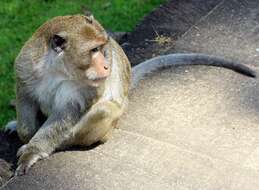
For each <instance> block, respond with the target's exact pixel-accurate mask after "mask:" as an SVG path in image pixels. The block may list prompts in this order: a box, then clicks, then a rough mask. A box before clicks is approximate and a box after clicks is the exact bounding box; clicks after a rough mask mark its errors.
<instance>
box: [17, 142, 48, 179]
mask: <svg viewBox="0 0 259 190" xmlns="http://www.w3.org/2000/svg"><path fill="white" fill-rule="evenodd" d="M17 156H20V158H19V161H18V167H17V169H16V171H15V175H16V176H19V175H24V174H26V173H27V172H28V170H29V169H30V167H31V166H32V165H33V164H35V163H36V162H37V161H38V160H41V159H43V158H46V157H48V154H47V153H45V152H40V151H39V150H38V149H37V148H36V147H34V146H30V145H29V144H27V145H23V146H22V147H21V148H20V149H19V151H18V153H17Z"/></svg>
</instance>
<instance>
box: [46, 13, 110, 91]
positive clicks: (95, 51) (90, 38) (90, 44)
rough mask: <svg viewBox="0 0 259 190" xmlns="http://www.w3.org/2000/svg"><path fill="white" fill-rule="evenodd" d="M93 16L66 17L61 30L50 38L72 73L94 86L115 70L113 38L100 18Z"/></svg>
mask: <svg viewBox="0 0 259 190" xmlns="http://www.w3.org/2000/svg"><path fill="white" fill-rule="evenodd" d="M89 19H90V18H89V17H85V16H71V17H65V18H64V17H63V19H62V22H61V26H60V29H61V30H57V32H54V33H53V34H52V35H51V37H50V38H51V39H50V48H51V49H52V51H54V54H55V56H57V57H59V60H60V59H61V62H62V63H63V64H64V65H65V67H66V69H67V70H68V73H70V74H72V75H73V76H74V77H76V78H77V79H78V80H86V81H88V83H89V84H90V85H92V86H99V85H100V84H101V83H102V82H104V81H105V79H106V78H107V77H108V76H109V75H110V72H111V69H110V66H111V65H110V62H111V56H109V54H110V53H109V52H110V51H109V49H110V48H109V47H108V46H109V38H108V35H107V34H106V32H105V30H104V29H103V28H102V26H101V25H100V24H99V23H98V22H97V21H95V20H93V19H92V20H89ZM56 28H58V27H57V26H56ZM59 62H60V61H59Z"/></svg>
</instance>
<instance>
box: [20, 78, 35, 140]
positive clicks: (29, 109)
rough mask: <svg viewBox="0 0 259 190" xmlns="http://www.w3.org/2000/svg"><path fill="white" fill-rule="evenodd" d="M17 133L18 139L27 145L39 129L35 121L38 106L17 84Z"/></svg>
mask: <svg viewBox="0 0 259 190" xmlns="http://www.w3.org/2000/svg"><path fill="white" fill-rule="evenodd" d="M16 91H17V101H16V102H17V103H16V112H17V128H16V129H17V132H18V135H19V137H20V139H21V140H22V141H23V142H24V143H27V142H28V141H29V140H30V139H31V138H32V137H33V135H34V134H35V133H36V131H37V130H38V128H39V121H38V119H37V112H38V110H39V107H38V105H37V104H36V102H34V100H33V99H32V98H31V97H28V94H26V90H25V89H23V87H22V86H21V85H20V84H19V83H17V90H16Z"/></svg>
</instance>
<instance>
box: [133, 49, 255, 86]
mask: <svg viewBox="0 0 259 190" xmlns="http://www.w3.org/2000/svg"><path fill="white" fill-rule="evenodd" d="M178 65H207V66H215V67H224V68H227V69H231V70H233V71H235V72H238V73H240V74H243V75H246V76H249V77H253V78H255V77H256V72H255V71H254V70H252V69H251V68H249V67H247V66H246V65H243V64H240V63H235V62H233V61H228V60H225V59H223V58H219V57H216V56H212V55H205V54H199V53H176V54H169V55H163V56H158V57H155V58H152V59H149V60H147V61H144V62H142V63H140V64H138V65H136V66H134V67H133V69H132V81H131V84H132V86H131V87H132V88H134V87H135V86H136V85H137V84H138V82H139V80H141V79H142V78H144V76H145V75H146V74H149V73H152V72H154V71H157V70H159V69H161V68H164V67H170V66H178Z"/></svg>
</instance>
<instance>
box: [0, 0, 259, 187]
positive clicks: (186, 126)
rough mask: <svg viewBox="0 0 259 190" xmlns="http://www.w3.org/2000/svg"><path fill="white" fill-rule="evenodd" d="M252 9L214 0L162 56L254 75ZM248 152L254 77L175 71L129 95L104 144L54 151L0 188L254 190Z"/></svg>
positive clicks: (256, 98) (257, 130)
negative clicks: (216, 59) (225, 62)
mask: <svg viewBox="0 0 259 190" xmlns="http://www.w3.org/2000/svg"><path fill="white" fill-rule="evenodd" d="M173 2H177V3H176V4H174V5H175V6H176V7H177V6H180V5H181V3H180V1H171V2H170V3H173ZM191 2H193V5H195V3H194V2H195V0H193V1H191V0H190V1H182V3H191ZM196 2H197V1H196ZM199 2H202V1H199ZM204 2H206V1H205V0H204ZM207 2H210V1H207ZM258 8H259V2H258V1H252V0H246V1H244V0H239V1H237V0H230V1H218V2H217V3H216V4H215V5H213V6H211V7H210V9H206V10H207V14H200V15H199V16H197V18H199V19H196V21H195V25H192V27H189V28H186V29H184V30H183V31H182V33H181V35H180V34H179V35H178V38H177V40H176V41H174V43H173V44H166V45H165V46H167V47H163V50H164V51H163V52H164V53H165V52H176V51H177V52H181V51H186V52H190V51H195V52H204V53H213V54H216V55H221V56H224V57H227V58H229V59H234V60H239V61H241V62H244V63H247V64H250V65H252V66H254V68H255V69H256V65H257V62H258V55H259V53H258V52H256V48H257V47H259V43H258V39H259V33H258V27H259V25H258V22H259V20H258V15H259V9H258ZM174 10H176V9H174V8H172V9H171V10H170V11H171V12H173V13H174ZM177 10H179V9H177ZM197 10H200V9H197ZM173 13H172V14H173ZM186 14H187V13H186ZM165 22H166V21H165ZM171 24H172V25H173V24H174V23H171ZM163 25H164V26H165V23H163ZM172 27H173V26H172ZM168 28H169V24H168ZM168 30H169V29H168ZM172 45H174V46H172ZM154 46H155V44H154ZM154 46H153V47H154ZM170 46H171V47H173V48H171V49H168V47H170ZM157 47H158V46H157ZM257 71H259V69H257ZM258 145H259V80H258V79H256V80H254V79H250V78H247V77H244V76H241V75H239V74H236V73H234V72H232V71H229V70H225V69H218V68H211V67H204V66H195V67H177V68H172V69H168V70H164V71H163V72H161V73H157V74H155V75H154V76H151V77H149V78H148V79H146V80H144V81H142V82H141V83H140V85H139V86H138V88H137V89H135V90H134V91H132V93H131V95H130V104H129V109H128V112H127V114H125V115H124V116H123V118H122V119H121V121H120V123H119V129H116V130H115V131H114V135H113V137H112V138H111V139H110V140H109V141H108V142H107V143H105V144H103V145H100V146H97V147H96V148H94V149H91V150H85V151H83V150H74V151H66V152H59V153H56V154H54V155H53V156H51V157H50V158H49V159H47V160H44V161H40V162H39V163H37V164H36V165H35V166H34V167H33V168H32V169H31V170H30V172H29V174H28V175H25V176H22V177H17V178H14V179H12V180H11V181H10V182H9V183H8V184H7V185H6V186H5V187H4V188H3V190H16V189H17V190H18V189H19V190H27V189H33V190H38V189H39V190H42V189H55V190H61V189H62V190H64V189H69V190H73V189H75V190H76V189H77V190H80V189H82V190H86V189H91V190H93V189H94V190H95V189H107V190H108V189H109V190H110V189H116V190H119V189H123V190H124V189H125V190H126V189H158V190H160V189H173V190H198V189H199V190H246V189H247V190H256V189H258V187H259V180H258V178H259V146H258Z"/></svg>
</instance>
